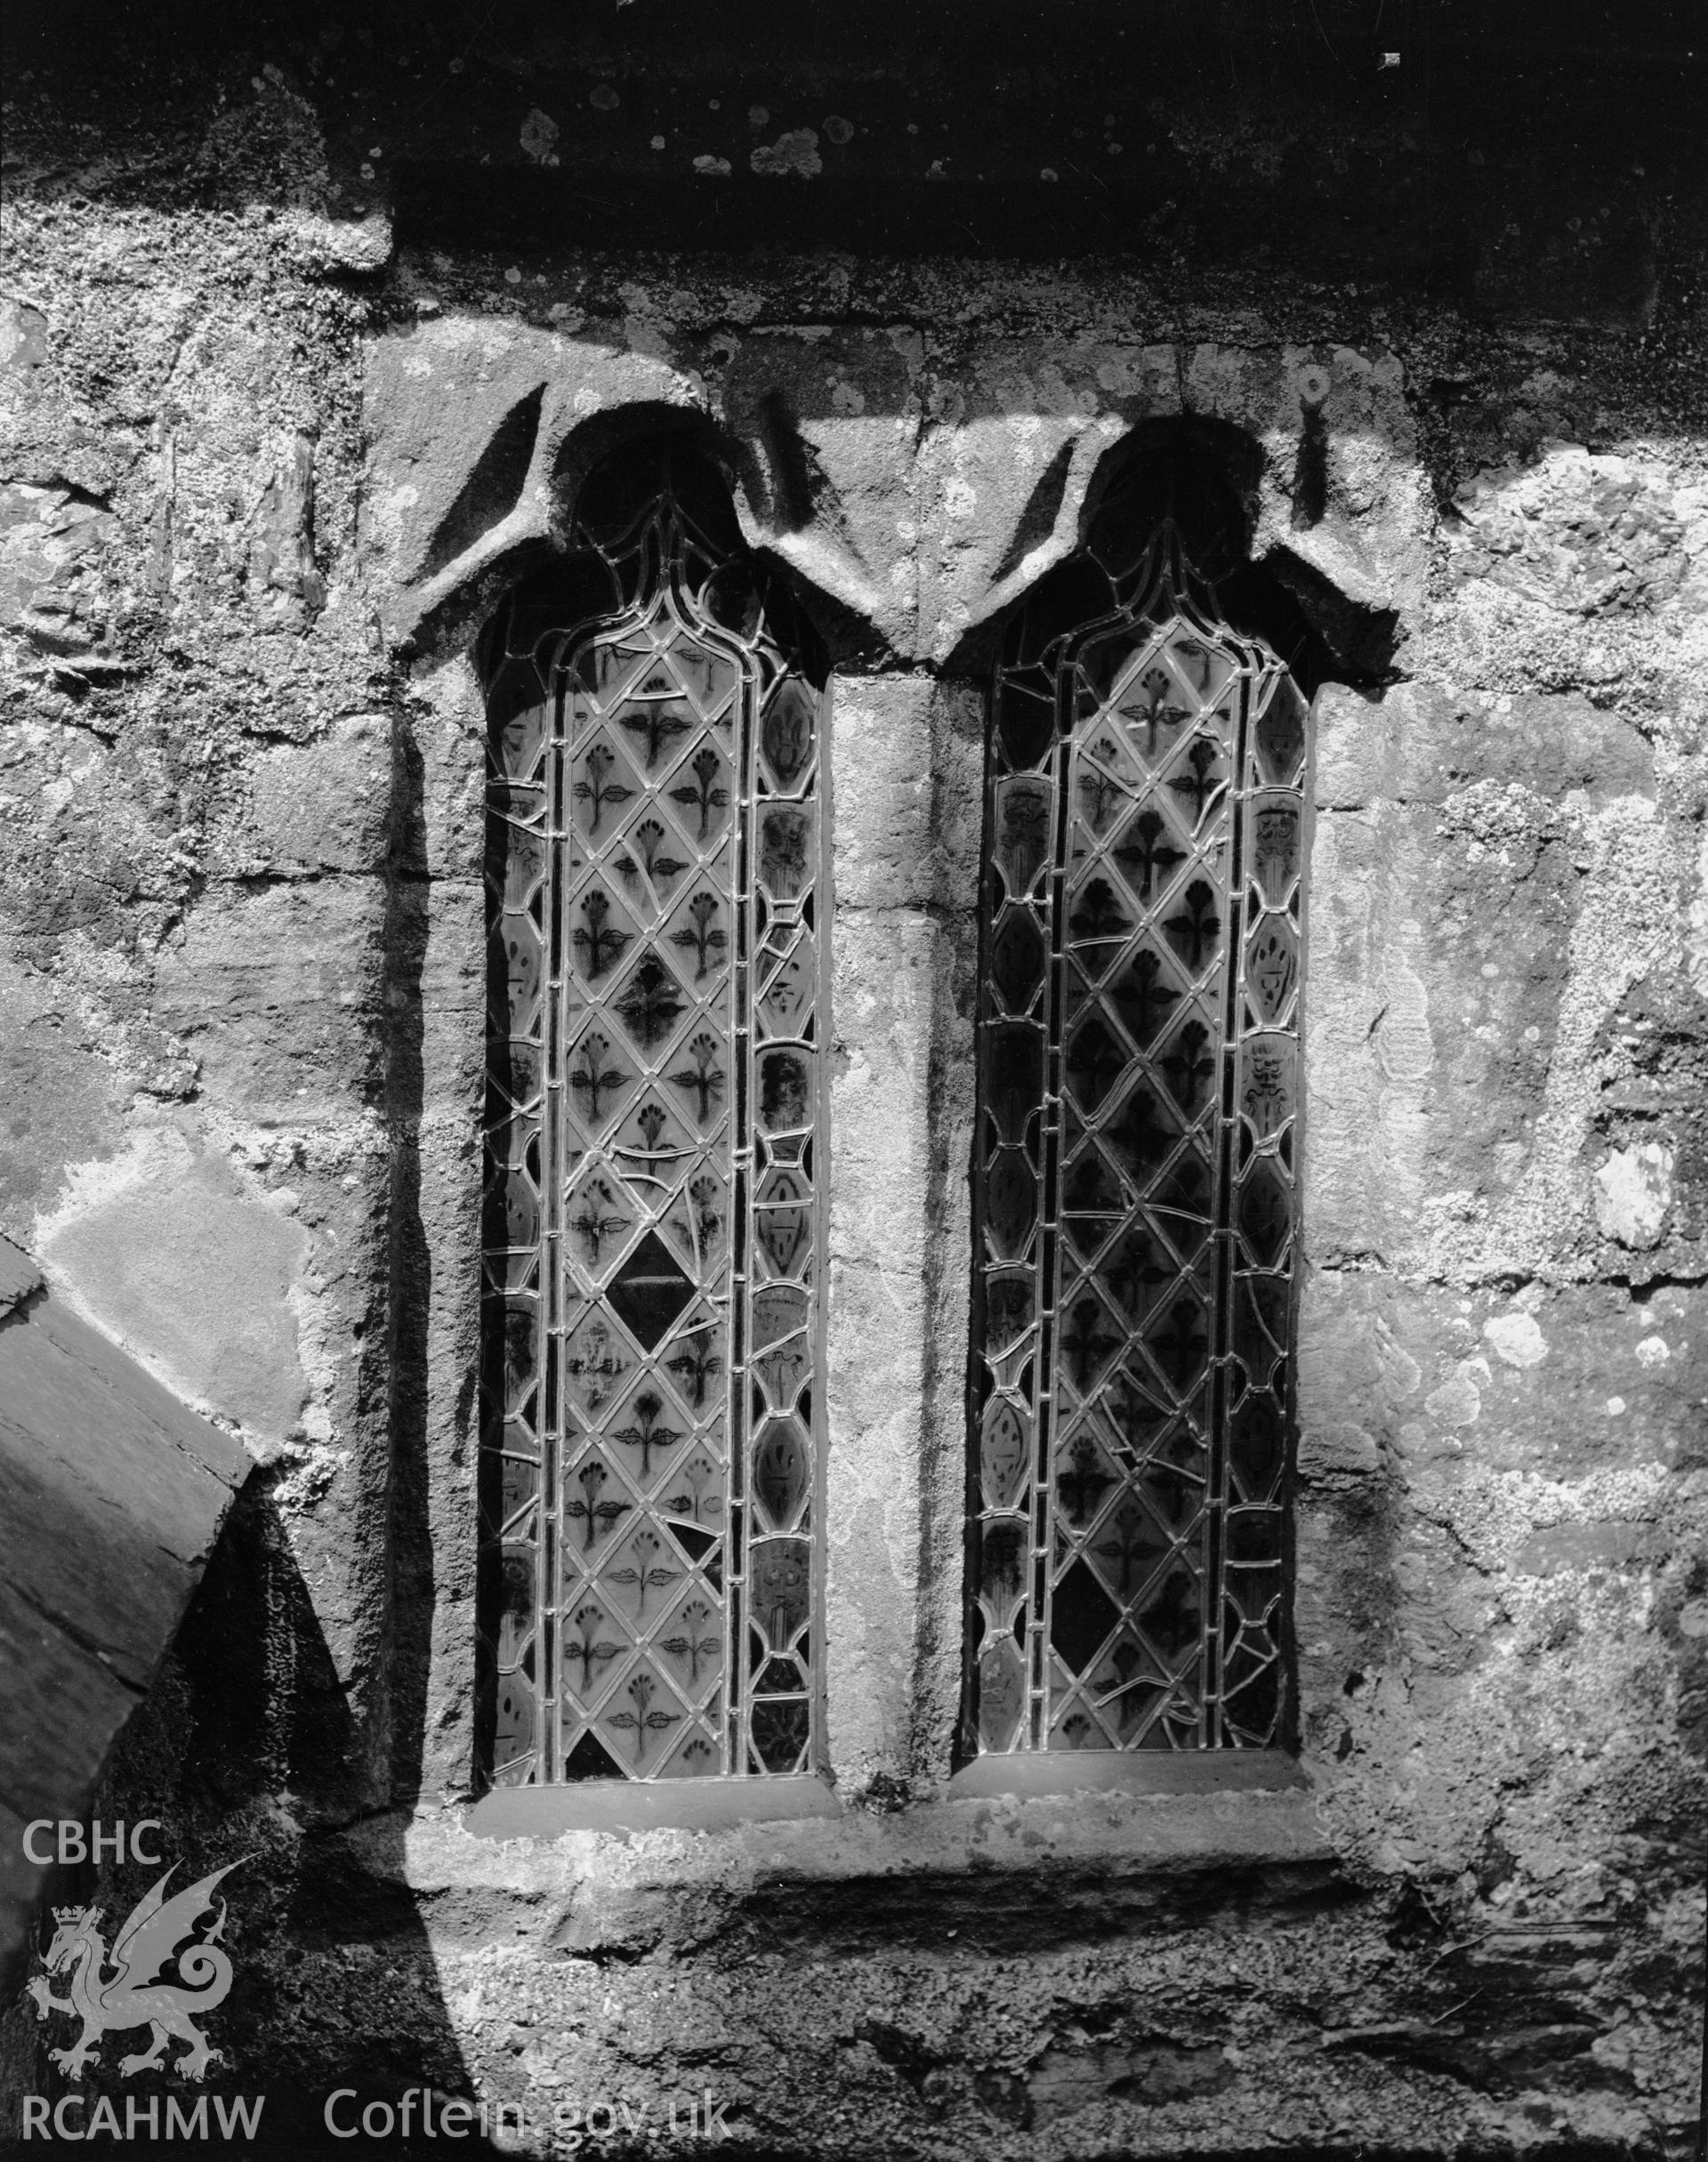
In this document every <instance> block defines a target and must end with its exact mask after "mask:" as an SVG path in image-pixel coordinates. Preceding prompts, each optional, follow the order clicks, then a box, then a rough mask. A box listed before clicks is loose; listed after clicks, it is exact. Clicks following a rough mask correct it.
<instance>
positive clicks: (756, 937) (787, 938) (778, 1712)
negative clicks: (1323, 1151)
mask: <svg viewBox="0 0 1708 2162" xmlns="http://www.w3.org/2000/svg"><path fill="white" fill-rule="evenodd" d="M1108 523H1109V521H1108V520H1104V521H1103V524H1104V526H1105V527H1107V526H1108ZM1115 527H1116V531H1117V533H1118V534H1120V536H1121V545H1118V546H1116V547H1113V548H1111V547H1110V546H1108V545H1107V544H1100V542H1099V539H1098V534H1097V531H1095V530H1094V532H1093V534H1092V539H1091V541H1090V542H1089V543H1088V545H1087V547H1086V549H1085V550H1084V551H1083V552H1082V555H1081V557H1080V558H1079V559H1077V560H1076V563H1075V564H1074V566H1072V567H1071V568H1072V575H1071V577H1068V578H1067V579H1063V578H1062V577H1058V578H1056V579H1055V580H1053V581H1051V583H1050V585H1048V587H1047V588H1045V589H1040V592H1039V593H1037V594H1036V595H1035V597H1034V601H1033V602H1032V603H1030V604H1028V605H1027V606H1026V607H1023V608H1022V609H1020V610H1019V612H1018V614H1017V615H1016V617H1015V618H1014V620H1013V622H1012V624H1011V627H1010V634H1009V637H1008V640H1007V643H1006V647H1005V649H1004V652H1003V659H1002V662H1001V665H1000V666H999V669H998V672H997V676H996V682H995V690H994V694H993V699H992V709H991V727H990V730H989V731H988V751H987V785H986V801H985V838H984V847H983V865H982V887H981V892H980V902H981V908H980V920H981V924H982V925H983V946H982V952H981V968H980V985H979V1032H978V1044H979V1052H978V1121H977V1134H976V1140H975V1146H974V1160H973V1164H972V1166H971V1173H972V1207H973V1240H974V1245H973V1253H974V1268H973V1285H972V1301H971V1311H972V1332H973V1343H972V1357H971V1386H970V1392H969V1396H970V1401H969V1425H970V1448H969V1483H968V1585H967V1652H966V1665H965V1676H966V1697H965V1710H964V1716H963V1730H962V1738H961V1750H962V1753H963V1755H968V1756H971V1755H978V1754H980V1753H984V1754H1003V1753H1015V1752H1019V1753H1032V1752H1043V1751H1052V1750H1059V1749H1097V1750H1104V1751H1123V1750H1137V1749H1151V1750H1156V1749H1164V1750H1174V1751H1180V1750H1202V1749H1216V1748H1242V1747H1243V1748H1261V1747H1272V1746H1274V1744H1275V1743H1276V1742H1277V1739H1278V1738H1282V1737H1284V1735H1285V1729H1286V1724H1287V1703H1286V1697H1287V1688H1286V1656H1285V1605H1284V1577H1285V1554H1286V1545H1287V1540H1286V1521H1285V1469H1286V1460H1287V1453H1288V1451H1287V1439H1288V1434H1289V1431H1290V1427H1291V1421H1292V1391H1293V1375H1292V1356H1291V1344H1292V1338H1293V1318H1292V1317H1293V1249H1294V1238H1295V1227H1296V1222H1297V1215H1298V1209H1297V1192H1298V1172H1299V1149H1298V1132H1299V1124H1298V1105H1299V1049H1298V1041H1299V1039H1298V1010H1299V1009H1298V1002H1299V978H1300V970H1301V956H1302V935H1303V923H1302V914H1301V876H1302V867H1303V856H1304V799H1303V778H1304V772H1305V763H1306V730H1307V721H1308V715H1307V710H1306V707H1305V704H1304V701H1303V699H1302V698H1301V696H1300V694H1299V692H1298V690H1296V688H1295V687H1294V685H1293V682H1291V680H1290V679H1289V677H1288V676H1287V674H1286V673H1285V670H1284V669H1283V667H1282V666H1281V665H1280V664H1279V662H1278V661H1277V659H1276V658H1275V657H1274V656H1273V655H1272V654H1271V653H1270V652H1269V650H1268V649H1266V648H1265V647H1264V646H1263V645H1262V644H1261V642H1260V641H1257V640H1256V639H1254V638H1253V637H1251V636H1247V635H1240V634H1238V633H1235V632H1234V631H1232V630H1230V629H1229V627H1228V626H1227V625H1225V624H1223V623H1222V622H1221V620H1220V619H1219V617H1218V614H1217V609H1216V602H1215V599H1214V595H1213V592H1212V591H1211V590H1210V589H1209V588H1208V587H1206V586H1204V585H1202V584H1201V583H1200V581H1199V580H1198V579H1197V577H1196V576H1195V574H1194V572H1193V570H1192V569H1191V567H1190V565H1189V564H1188V562H1187V561H1186V560H1185V558H1184V556H1183V554H1182V553H1181V547H1180V539H1179V536H1178V535H1177V534H1176V532H1175V529H1174V528H1173V527H1172V524H1170V523H1168V522H1167V521H1164V522H1162V523H1160V524H1154V526H1153V529H1152V530H1150V531H1149V532H1148V533H1146V534H1143V535H1140V536H1137V541H1136V543H1135V536H1132V534H1131V533H1127V532H1125V531H1124V530H1123V528H1122V526H1121V521H1120V520H1116V521H1115ZM1064 600H1066V601H1068V605H1067V607H1066V609H1064ZM483 666H484V673H485V676H486V682H487V695H488V706H489V714H490V759H489V797H488V803H489V810H488V859H487V885H488V924H489V932H490V937H489V956H490V958H489V1022H488V1061H487V1067H488V1113H487V1187H486V1193H487V1201H486V1216H485V1225H484V1231H483V1246H484V1253H485V1261H484V1267H485V1276H486V1286H485V1319H484V1328H483V1343H484V1347H485V1348H484V1375H483V1390H482V1397H483V1407H484V1412H483V1419H484V1447H483V1451H482V1470H481V1480H480V1510H481V1531H482V1541H483V1563H482V1583H481V1603H482V1615H483V1627H482V1657H483V1662H484V1667H485V1684H486V1687H485V1696H484V1705H485V1714H484V1721H483V1724H484V1728H485V1731H484V1734H483V1737H482V1747H483V1753H484V1756H485V1762H486V1767H487V1772H488V1775H489V1777H490V1779H491V1780H492V1781H493V1783H494V1784H495V1785H499V1786H506V1785H508V1786H523V1785H529V1786H531V1785H551V1784H559V1783H564V1782H574V1781H580V1780H589V1779H591V1780H604V1781H611V1780H617V1779H641V1780H654V1779H669V1778H673V1777H683V1776H688V1777H694V1776H707V1775H713V1776H720V1775H721V1776H725V1777H733V1776H758V1777H761V1778H763V1777H766V1776H776V1775H786V1774H796V1773H801V1772H803V1771H814V1770H818V1769H822V1768H823V1767H824V1764H825V1740H824V1733H823V1711H822V1694H823V1692H822V1688H821V1686H820V1683H821V1678H822V1673H823V1665H824V1654H825V1644H824V1632H823V1622H822V1617H823V1607H824V1599H823V1577H824V1556H823V1529H824V1511H823V1502H822V1487H823V1472H824V1464H825V1431H824V1420H825V1406H824V1399H825V1390H824V1387H823V1374H824V1349H823V1345H824V1313H823V1304H824V1297H825V1282H826V1256H825V1253H824V1237H825V1232H824V1226H825V1223H826V1216H827V1211H826V1206H825V1200H826V1196H825V1194H824V1191H823V1168H824V1164H825V1160H826V1148H825V1140H824V1133H823V1121H824V1109H823V1101H824V1093H825V1092H824V1078H825V1077H824V1072H823V1047H824V1045H825V1042H826V996H825V988H824V987H825V983H826V964H827V960H828V955H827V950H826V946H827V938H828V935H829V925H828V921H827V899H828V891H827V888H828V881H827V877H826V868H825V865H826V818H825V788H824V786H823V776H824V771H825V760H826V664H825V660H824V657H823V655H822V652H821V651H820V649H819V648H818V644H817V641H815V640H814V638H813V637H812V635H811V633H810V630H809V628H808V627H807V626H806V625H805V624H804V622H803V620H802V618H801V617H800V616H799V614H798V613H797V611H796V610H795V609H794V606H793V605H792V603H791V601H790V596H789V593H788V590H787V587H786V585H785V583H784V582H783V580H782V578H781V577H779V576H778V575H777V574H776V573H775V572H773V571H768V570H767V569H765V567H764V566H763V565H762V564H761V562H760V561H756V560H755V559H753V557H752V556H750V554H749V553H748V552H747V551H746V550H745V548H744V546H743V545H742V543H741V540H740V537H739V534H738V532H737V528H736V527H735V522H734V519H733V517H732V515H731V512H730V510H729V502H728V498H727V496H725V495H724V493H723V491H722V488H721V483H720V482H719V480H717V478H716V476H715V474H714V473H713V471H712V470H711V468H710V467H709V465H708V464H706V463H705V461H703V460H702V459H701V458H700V457H699V456H697V455H696V454H695V453H693V452H692V451H690V450H689V449H688V448H686V446H685V445H684V444H681V443H680V442H677V443H667V444H665V446H663V447H661V448H657V449H655V450H654V451H651V452H648V453H641V454H627V455H624V456H622V457H620V458H619V459H617V460H614V461H611V462H609V463H608V464H607V465H606V466H605V467H603V468H600V470H599V471H598V472H596V473H595V475H594V476H593V477H592V479H591V480H590V481H589V482H588V484H587V486H586V487H585V488H584V490H583V493H582V497H581V501H580V504H579V506H578V510H577V517H576V528H575V530H574V534H573V536H572V541H571V546H570V549H569V552H568V555H567V556H566V558H565V559H564V561H562V562H561V564H560V565H559V566H557V567H556V568H554V569H552V570H551V571H550V572H547V573H543V574H540V575H539V576H537V577H535V578H534V579H532V580H531V581H528V582H526V583H525V584H523V585H520V586H519V587H518V588H517V590H516V591H515V592H514V593H512V596H511V598H510V599H509V601H507V602H506V603H505V605H504V609H502V610H501V611H500V614H499V616H498V617H497V618H496V619H495V622H494V624H493V625H491V626H490V627H489V629H488V632H487V639H486V641H485V648H484V651H483Z"/></svg>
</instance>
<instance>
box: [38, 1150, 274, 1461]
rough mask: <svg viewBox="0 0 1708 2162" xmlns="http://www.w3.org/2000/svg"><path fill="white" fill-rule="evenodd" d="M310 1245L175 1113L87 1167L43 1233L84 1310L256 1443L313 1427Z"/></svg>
mask: <svg viewBox="0 0 1708 2162" xmlns="http://www.w3.org/2000/svg"><path fill="white" fill-rule="evenodd" d="M309 1244H310V1242H309V1236H308V1233H307V1232H306V1231H305V1230H303V1228H302V1225H301V1224H299V1223H296V1222H293V1221H292V1220H291V1219H290V1217H288V1216H286V1215H281V1214H279V1213H278V1210H277V1209H275V1208H270V1207H269V1206H267V1204H266V1202H265V1201H263V1200H259V1199H252V1198H248V1197H247V1196H246V1195H245V1194H244V1192H243V1191H242V1189H241V1187H240V1185H239V1183H238V1179H237V1178H236V1176H235V1174H233V1173H232V1172H231V1170H230V1166H228V1165H227V1164H226V1163H224V1162H223V1161H222V1159H221V1158H218V1157H217V1156H215V1155H214V1154H213V1153H212V1152H211V1151H207V1150H204V1149H202V1148H200V1147H198V1146H196V1145H192V1142H191V1141H190V1140H189V1138H188V1137H187V1136H186V1135H185V1133H182V1132H181V1131H180V1130H179V1129H178V1128H177V1127H176V1126H151V1127H145V1128H143V1129H142V1130H141V1132H140V1133H136V1134H134V1135H133V1138H132V1141H131V1143H130V1146H129V1148H128V1149H127V1150H125V1152H124V1153H123V1154H122V1155H120V1156H118V1157H117V1158H113V1159H111V1160H110V1161H108V1162H100V1163H93V1164H85V1165H81V1166H74V1167H73V1168H72V1169H71V1171H70V1172H69V1173H68V1177H67V1181H66V1187H65V1191H64V1195H63V1198H62V1199H61V1201H60V1205H59V1206H58V1207H57V1208H56V1209H55V1210H54V1211H52V1213H51V1214H46V1215H43V1216H40V1217H38V1218H37V1221H36V1252H37V1253H38V1254H39V1255H40V1257H41V1260H42V1263H43V1266H44V1269H45V1270H46V1271H47V1273H48V1274H49V1276H50V1277H51V1278H52V1279H53V1281H54V1283H55V1284H56V1285H57V1286H58V1287H60V1289H62V1290H63V1291H64V1292H65V1294H66V1295H67V1297H68V1299H69V1300H70V1301H71V1303H72V1304H73V1305H74V1306H75V1307H76V1308H77V1311H79V1312H81V1313H82V1314H83V1315H84V1316H85V1318H86V1319H88V1320H90V1321H91V1322H93V1324H94V1326H95V1327H98V1328H100V1329H101V1330H102V1331H103V1332H104V1333H105V1334H106V1335H109V1336H111V1337H112V1338H114V1340H115V1341H116V1342H117V1343H121V1344H122V1345H123V1346H124V1347H125V1350H127V1351H130V1352H132V1353H133V1355H134V1356H135V1357H136V1358H138V1359H141V1361H142V1363H143V1364H144V1365H145V1366H147V1367H149V1369H150V1370H151V1371H152V1372H153V1373H155V1374H156V1375H158V1376H159V1378H160V1379H161V1380H162V1381H164V1382H165V1384H166V1385H167V1386H168V1387H169V1388H172V1389H173V1390H175V1391H176V1392H178V1394H180V1395H181V1396H182V1397H184V1398H185V1400H187V1401H188V1402H189V1403H190V1404H192V1405H193V1406H194V1407H195V1408H196V1409H197V1410H199V1411H203V1412H205V1413H207V1414H209V1415H211V1416H217V1417H222V1418H223V1419H226V1420H228V1421H230V1422H232V1423H235V1424H237V1425H238V1427H239V1429H240V1430H241V1431H242V1432H244V1434H245V1436H246V1439H248V1440H250V1441H251V1443H252V1444H254V1442H257V1441H263V1440H265V1441H277V1440H285V1439H286V1438H287V1437H289V1436H291V1435H293V1434H294V1433H298V1432H300V1431H301V1422H302V1408H303V1404H304V1400H305V1398H306V1397H307V1394H308V1384H307V1381H306V1377H305V1376H304V1374H303V1371H302V1361H301V1359H300V1357H299V1355H298V1350H297V1330H296V1320H295V1317H294V1313H293V1311H292V1308H291V1292H292V1289H293V1287H294V1286H295V1285H296V1283H297V1282H298V1279H300V1278H301V1276H302V1270H303V1266H304V1263H305V1262H306V1260H307V1257H308V1253H309Z"/></svg>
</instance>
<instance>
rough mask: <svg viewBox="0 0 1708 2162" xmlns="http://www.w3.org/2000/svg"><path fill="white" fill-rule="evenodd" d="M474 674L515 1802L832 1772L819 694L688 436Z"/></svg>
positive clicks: (502, 635) (491, 1720)
mask: <svg viewBox="0 0 1708 2162" xmlns="http://www.w3.org/2000/svg"><path fill="white" fill-rule="evenodd" d="M486 662H487V666H486V675H487V687H488V698H489V716H490V757H489V768H488V771H489V793H488V822H487V835H488V846H487V888H488V916H487V921H488V930H489V971H488V984H489V1019H488V1039H487V1040H488V1112H487V1135H486V1151H487V1154H486V1165H487V1205H486V1217H485V1230H484V1234H483V1245H484V1253H485V1263H484V1267H485V1328H484V1346H485V1350H484V1355H483V1362H484V1372H483V1404H484V1432H485V1446H484V1449H483V1456H482V1471H481V1481H480V1507H481V1519H480V1521H481V1537H482V1542H483V1569H482V1597H483V1631H482V1655H483V1659H484V1662H485V1685H486V1687H485V1700H484V1701H485V1715H486V1722H487V1736H488V1753H489V1754H488V1762H489V1764H490V1771H491V1776H492V1779H493V1780H494V1782H495V1783H496V1784H499V1785H511V1786H521V1785H534V1784H541V1783H550V1782H554V1781H565V1780H579V1779H668V1778H675V1777H681V1776H692V1775H717V1774H742V1773H760V1774H765V1773H791V1772H798V1771H805V1770H809V1769H810V1768H811V1767H812V1765H813V1763H814V1762H815V1759H816V1755H817V1752H818V1721H819V1714H818V1699H817V1690H816V1685H815V1680H814V1674H815V1659H816V1657H817V1653H818V1624H817V1609H818V1576H819V1570H818V1561H817V1548H818V1519H819V1513H820V1512H819V1504H818V1469H819V1455H820V1452H819V1449H818V1444H817V1440H816V1436H817V1432H818V1424H819V1409H818V1404H819V1399H820V1398H821V1395H822V1391H821V1389H820V1388H819V1387H818V1375H819V1368H820V1366H821V1351H820V1348H819V1343H820V1331H819V1316H818V1283H819V1277H820V1271H819V1261H818V1239H819V1232H818V1226H819V1221H820V1208H819V1195H818V1181H819V1178H820V1176H821V1168H820V1166H821V1163H822V1155H823V1151H822V1145H821V1143H820V1141H819V1135H818V1117H819V1113H818V1103H819V1093H820V1092H819V1085H818V1080H819V1077H818V1063H819V1049H818V1046H819V1044H820V1041H821V1033H820V1031H821V1025H822V1024H821V989H820V986H821V948H822V939H823V932H824V923H823V917H822V913H821V899H820V896H821V893H822V891H823V888H822V885H821V881H820V876H819V861H820V848H821V833H820V812H819V800H820V799H819V772H820V760H821V756H822V712H823V692H822V686H823V683H824V681H825V675H824V669H823V666H822V664H821V663H820V662H819V661H818V657H817V655H816V652H815V651H814V649H813V648H812V645H811V641H810V638H809V636H808V634H807V633H806V631H805V626H804V625H802V624H800V623H799V622H798V620H797V618H796V617H795V614H794V609H792V607H791V605H790V602H789V598H788V595H787V593H786V591H785V590H784V589H783V587H782V586H781V585H780V582H778V581H777V580H775V579H773V578H770V577H767V575H766V574H765V573H764V572H763V570H762V569H761V567H760V566H758V565H757V564H755V563H754V562H753V561H751V560H750V559H749V558H748V556H747V555H746V553H745V550H744V548H743V546H742V544H741V541H740V537H739V535H738V533H737V530H736V528H735V523H734V520H733V517H732V516H731V513H730V511H729V502H728V498H727V496H725V494H724V493H723V491H722V488H721V483H720V482H719V481H718V480H717V479H716V478H715V476H714V475H713V473H712V472H710V470H709V468H707V467H706V466H705V464H703V462H701V461H700V460H699V459H698V458H697V457H696V456H694V455H693V454H692V453H691V452H689V450H687V449H686V448H681V447H672V448H667V449H658V450H654V451H651V452H645V453H637V454H628V455H624V456H619V457H617V458H616V459H613V460H611V461H608V463H607V464H606V465H605V466H603V467H600V468H599V469H597V471H596V472H595V473H594V474H593V475H592V477H591V478H590V480H588V482H587V484H586V485H585V487H584V489H583V491H582V495H581V499H580V504H579V506H578V511H577V517H576V528H575V530H574V533H573V535H572V542H571V551H570V554H569V557H568V561H567V562H566V563H565V564H563V565H562V566H560V568H558V569H555V570H553V571H552V573H550V574H545V575H543V576H542V577H537V578H536V579H534V580H532V581H530V582H528V583H527V584H525V585H522V586H521V587H520V588H519V589H518V590H517V592H516V593H514V594H513V595H512V598H511V599H510V601H508V602H507V603H506V604H505V606H504V609H503V610H502V612H501V614H500V617H499V618H498V619H497V620H496V621H495V624H494V625H493V626H492V628H491V630H490V631H489V632H488V633H487V648H486Z"/></svg>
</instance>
